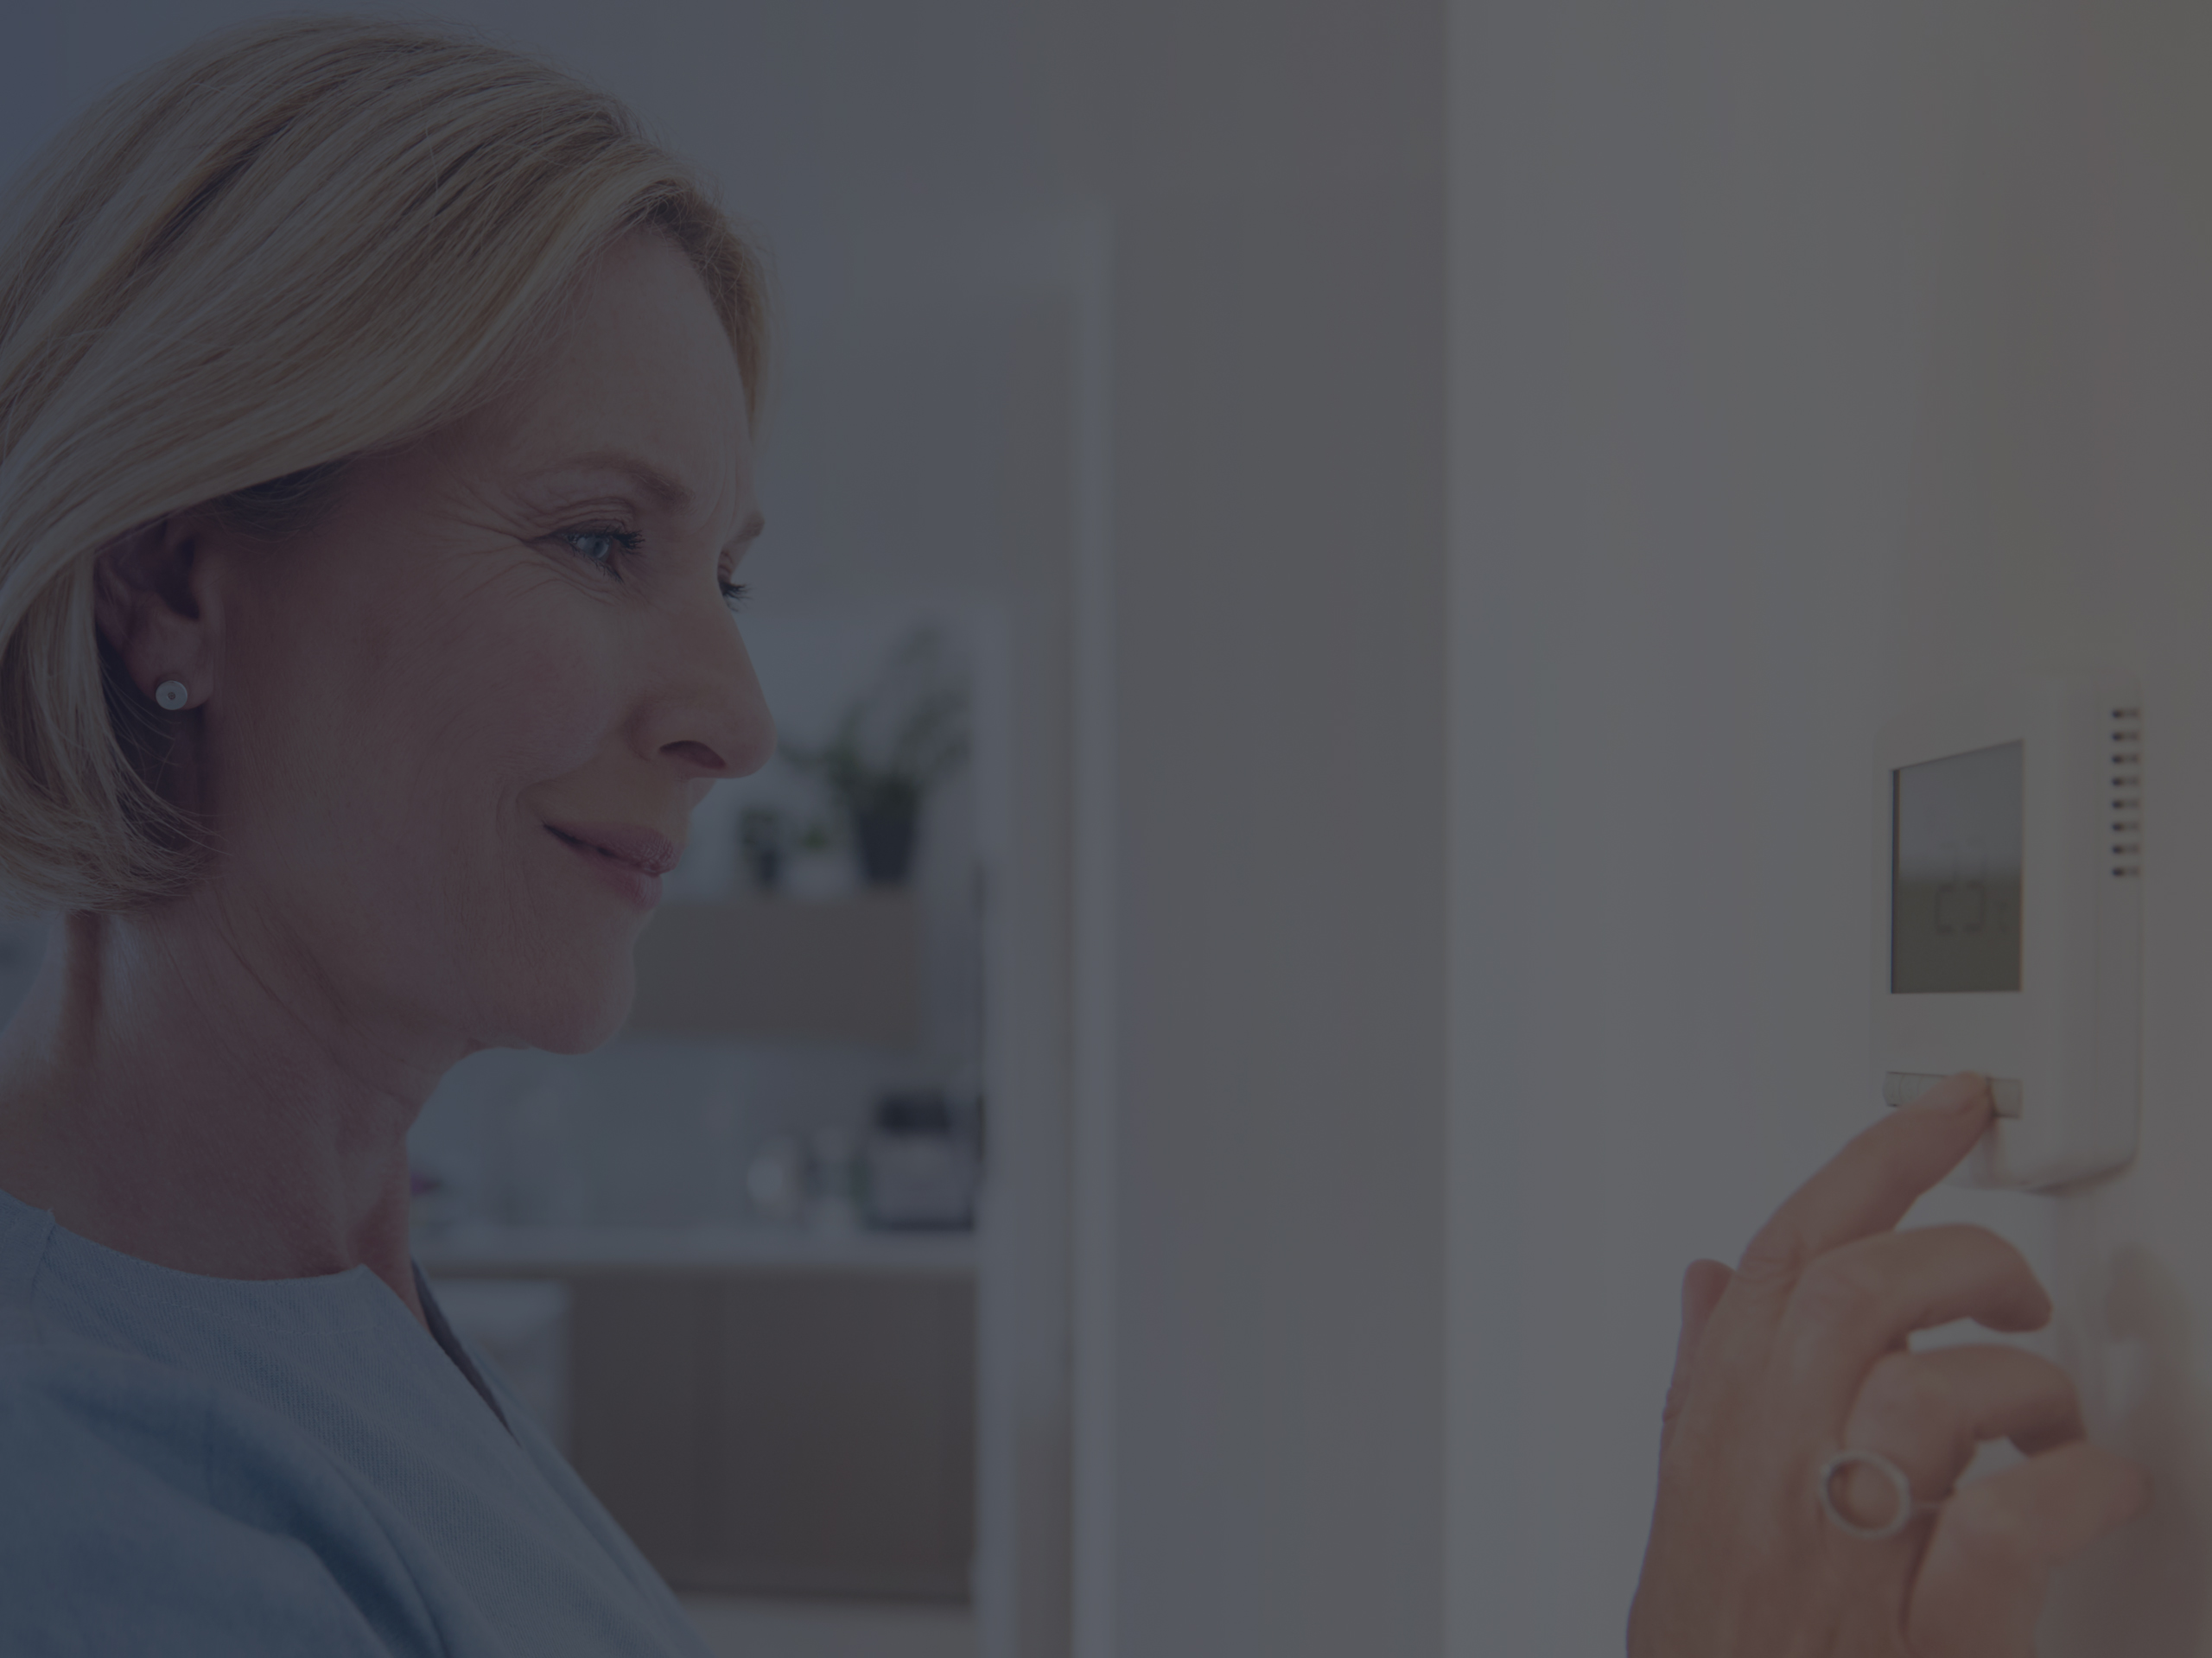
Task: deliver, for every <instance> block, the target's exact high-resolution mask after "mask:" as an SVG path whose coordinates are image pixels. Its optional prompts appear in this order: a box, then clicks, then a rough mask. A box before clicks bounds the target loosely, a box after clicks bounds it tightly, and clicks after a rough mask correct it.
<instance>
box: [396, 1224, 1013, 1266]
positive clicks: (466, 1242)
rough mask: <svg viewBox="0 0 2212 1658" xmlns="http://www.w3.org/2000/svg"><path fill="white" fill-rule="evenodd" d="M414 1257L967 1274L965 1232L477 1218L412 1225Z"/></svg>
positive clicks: (972, 1254) (969, 1254)
mask: <svg viewBox="0 0 2212 1658" xmlns="http://www.w3.org/2000/svg"><path fill="white" fill-rule="evenodd" d="M413 1246H414V1250H415V1258H416V1260H417V1261H421V1262H422V1264H423V1271H424V1272H426V1273H429V1274H433V1275H434V1276H444V1277H458V1276H462V1275H466V1274H487V1273H488V1274H500V1275H505V1274H514V1273H520V1272H531V1271H536V1272H549V1273H559V1272H563V1271H575V1270H583V1271H592V1272H598V1271H604V1270H607V1269H621V1268H637V1269H639V1270H644V1271H654V1272H668V1271H679V1272H680V1271H683V1270H686V1269H693V1270H700V1271H708V1272H728V1271H747V1270H752V1269H760V1270H766V1271H774V1272H790V1271H802V1272H803V1271H820V1272H845V1273H852V1272H859V1273H867V1274H923V1275H931V1276H948V1275H950V1276H963V1275H972V1274H974V1272H975V1270H976V1257H977V1251H976V1235H975V1234H974V1233H972V1232H873V1231H865V1230H860V1229H853V1230H847V1231H835V1232H812V1231H803V1230H798V1229H792V1230H789V1231H785V1230H780V1229H770V1228H767V1227H740V1226H696V1227H663V1226H506V1225H499V1224H494V1223H483V1222H477V1223H467V1224H463V1225H459V1226H454V1227H450V1228H447V1229H441V1230H439V1231H436V1232H427V1231H426V1232H419V1233H417V1234H416V1236H415V1238H414V1240H413Z"/></svg>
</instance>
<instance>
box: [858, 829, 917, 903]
mask: <svg viewBox="0 0 2212 1658" xmlns="http://www.w3.org/2000/svg"><path fill="white" fill-rule="evenodd" d="M917 824H918V818H917V815H916V814H915V813H913V812H911V811H875V812H855V813H854V814H853V842H854V844H855V846H857V847H858V848H860V854H861V877H862V878H863V879H864V880H866V881H867V882H868V885H869V886H905V885H906V878H907V877H908V876H909V875H911V874H912V873H913V872H914V831H915V829H916V827H917Z"/></svg>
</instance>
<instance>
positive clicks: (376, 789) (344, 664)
mask: <svg viewBox="0 0 2212 1658" xmlns="http://www.w3.org/2000/svg"><path fill="white" fill-rule="evenodd" d="M759 530H760V517H759V514H758V512H757V511H756V510H755V507H754V505H753V490H752V454H751V437H750V434H749V432H748V429H747V420H746V413H745V402H744V387H743V385H742V384H741V379H740V377H739V374H738V370H737V365H736V360H735V358H734V353H732V351H731V348H730V346H729V342H728V337H727V336H726V334H724V333H723V330H722V327H721V324H720V322H719V321H717V320H716V318H715V313H714V310H713V308H712V307H711V305H710V304H709V301H708V299H707V295H706V290H705V289H704V287H703V286H702V283H701V282H700V280H699V278H698V276H696V273H695V272H694V271H693V270H692V269H691V267H690V264H689V263H688V262H687V261H686V259H685V258H684V257H683V254H682V253H681V252H679V251H677V249H676V248H675V247H674V246H673V245H671V244H670V243H669V242H667V241H665V240H664V239H663V238H660V237H658V236H654V235H650V234H645V233H639V234H637V235H633V236H632V237H631V238H628V239H627V240H626V242H624V243H623V244H622V245H620V246H619V247H617V248H616V249H614V250H613V251H611V252H610V253H609V254H608V255H607V257H605V258H604V259H603V260H602V261H601V264H600V265H599V266H598V267H597V268H596V269H595V270H594V275H593V281H592V283H591V285H590V287H589V289H588V292H587V295H586V296H585V299H584V302H583V303H582V306H581V307H580V308H579V310H578V312H577V314H576V321H575V326H574V327H572V328H570V329H569V330H568V331H567V332H566V333H565V334H564V335H563V337H562V338H561V339H560V340H559V341H558V342H557V343H556V344H555V345H554V346H551V347H550V348H549V349H548V350H547V351H546V352H545V353H543V355H542V356H541V357H540V358H539V359H537V362H536V365H535V366H534V368H533V370H532V372H531V373H530V374H529V375H528V376H527V377H526V379H525V380H524V382H523V383H522V384H518V385H517V386H516V387H515V388H514V389H513V390H512V391H511V392H509V393H507V394H506V395H505V396H503V397H501V398H500V399H499V401H498V402H497V403H493V404H492V405H490V406H488V407H486V408H485V409H483V410H480V412H478V413H476V414H474V415H472V416H469V417H468V418H467V419H465V420H463V421H461V422H459V423H457V424H456V425H454V426H453V427H451V428H449V429H447V430H445V431H443V432H442V433H440V434H438V435H436V436H435V437H434V438H431V439H429V440H427V441H423V442H422V443H420V444H418V445H416V447H414V448H410V449H409V450H407V451H405V452H404V453H402V454H395V455H391V456H388V457H383V458H378V459H372V460H369V461H363V462H361V463H359V464H357V465H356V466H354V467H353V468H351V469H350V470H349V472H348V473H347V474H346V477H345V479H344V480H343V482H342V484H341V486H340V492H339V494H338V496H337V497H336V499H335V501H334V505H333V507H332V508H331V510H330V511H328V513H327V515H326V516H323V517H322V518H319V519H318V521H317V522H316V523H315V525H314V527H313V528H312V529H311V530H308V531H307V532H305V533H304V534H303V535H302V536H300V537H296V538H295V539H293V540H292V541H290V542H289V543H283V544H280V545H277V546H268V547H264V546H257V545H256V544H254V543H251V542H248V541H245V540H244V539H243V538H231V539H226V538H224V537H223V536H222V535H221V533H220V532H219V531H217V532H213V534H212V535H211V536H210V537H209V538H208V539H207V543H206V549H207V552H208V553H209V554H211V555H213V556H212V558H210V559H209V560H208V561H207V564H206V566H205V568H203V569H201V570H200V575H199V577H198V578H197V580H196V585H197V586H198V587H200V588H201V589H202V590H203V591H204V592H205V593H206V594H207V595H208V597H209V598H210V599H212V600H213V612H212V613H209V611H208V610H207V607H205V606H203V610H202V616H203V620H204V622H205V623H206V624H207V626H208V628H209V634H208V637H209V640H210V651H211V654H210V657H209V661H210V664H211V673H212V683H210V684H209V686H208V687H207V700H206V702H205V703H204V705H203V707H202V708H201V709H200V718H201V720H202V721H203V726H202V730H201V732H200V736H199V740H198V752H197V755H196V786H197V789H198V791H199V793H200V802H201V804H202V806H203V809H204V810H207V811H208V812H209V813H210V814H211V815H212V816H213V823H214V827H215V830H216V835H217V839H218V845H219V862H218V864H217V866H216V867H215V869H214V870H213V872H212V874H213V880H212V882H211V886H210V891H209V893H208V894H207V896H208V897H209V898H210V899H212V900H213V902H214V903H215V904H216V905H217V906H218V908H219V912H220V914H221V917H222V924H223V925H224V927H225V929H226V931H232V932H234V933H235V935H236V936H237V937H238V939H239V941H240V942H241V943H243V944H244V945H245V947H246V948H245V950H244V952H243V953H244V955H245V959H246V960H248V961H249V962H253V963H254V964H256V965H257V966H262V967H265V968H266V969H267V970H270V971H273V972H275V973H277V974H287V973H290V974H296V975H299V977H298V978H297V979H296V981H294V983H295V985H296V988H297V989H298V990H301V991H305V992H306V993H308V994H315V995H317V996H319V997H321V998H322V999H324V1000H326V1001H327V1002H328V1003H329V1004H330V1005H332V1006H333V1007H335V1008H337V1009H338V1010H339V1011H340V1012H341V1013H344V1014H345V1015H346V1017H347V1019H348V1021H349V1023H351V1024H353V1025H354V1026H356V1027H357V1028H362V1029H365V1030H378V1029H386V1030H395V1031H410V1030H411V1031H415V1032H419V1033H421V1034H423V1035H427V1036H429V1037H431V1038H432V1039H434V1040H442V1039H447V1038H450V1039H452V1040H453V1041H454V1042H455V1043H457V1044H458V1045H460V1047H461V1050H462V1051H470V1050H473V1049H474V1048H478V1047H484V1046H532V1047H543V1048H549V1049H552V1050H555V1051H563V1052H574V1051H582V1050H583V1049H585V1048H588V1047H590V1046H593V1045H596V1044H597V1043H599V1042H601V1041H602V1040H604V1039H606V1038H607V1036H609V1035H611V1034H613V1032H614V1030H615V1029H616V1027H617V1026H619V1025H620V1023H621V1021H622V1020H623V1018H624V1017H625V1016H626V1013H627V1010H628V1007H629V1002H630V996H631V990H632V969H631V949H632V944H633V943H634V942H635V940H636V937H637V935H638V932H639V929H640V928H642V927H643V926H644V924H645V919H646V918H647V916H648V914H649V912H650V911H651V907H652V903H653V902H654V900H655V899H657V897H658V885H659V883H658V879H657V873H658V871H659V870H661V869H664V868H665V867H667V866H668V865H669V864H670V863H672V862H673V861H674V855H675V852H676V851H677V849H678V848H681V847H682V845H683V840H684V836H685V833H686V830H687V828H688V824H689V819H690V812H691V809H692V808H693V807H694V806H695V805H696V804H698V802H699V800H700V798H701V797H702V796H703V795H704V794H705V793H706V791H707V790H708V788H709V785H711V784H713V783H714V782H715V779H717V778H728V777H738V776H742V775H743V774H745V773H747V772H752V771H753V770H755V769H757V768H758V767H759V766H760V765H762V764H763V763H765V762H766V759H767V758H768V756H769V754H770V753H771V752H772V747H773V745H774V730H773V727H772V724H771V722H770V720H769V716H768V711H767V708H766V705H765V704H764V703H763V702H762V700H761V696H760V683H759V682H758V681H757V680H756V679H755V678H754V677H753V667H752V664H751V663H750V661H749V660H748V659H747V656H746V652H745V645H744V643H743V641H742V640H741V638H739V636H738V630H737V624H736V622H735V621H734V619H733V618H732V615H731V613H730V607H729V604H728V600H727V599H726V596H725V593H724V591H723V589H724V587H725V585H726V584H728V583H729V582H731V581H733V580H734V569H735V567H736V564H737V561H738V559H739V558H740V557H741V556H742V554H743V553H744V552H745V550H746V548H747V545H748V544H749V543H750V541H751V539H752V537H753V536H754V535H756V534H757V533H758V531H759ZM193 689H194V692H195V694H196V693H197V692H198V690H199V688H198V687H196V686H195V687H194V688H193Z"/></svg>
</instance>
